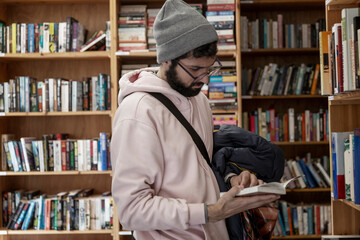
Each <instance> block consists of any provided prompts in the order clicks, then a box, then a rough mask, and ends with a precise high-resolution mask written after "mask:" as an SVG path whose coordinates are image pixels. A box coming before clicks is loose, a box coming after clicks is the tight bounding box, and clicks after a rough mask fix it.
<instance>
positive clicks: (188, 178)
mask: <svg viewBox="0 0 360 240" xmlns="http://www.w3.org/2000/svg"><path fill="white" fill-rule="evenodd" d="M156 70H157V69H150V68H149V69H141V70H138V71H134V72H130V73H128V74H126V75H124V76H123V77H122V78H121V79H120V81H119V84H120V89H121V90H120V93H119V97H118V101H119V108H118V109H117V111H116V114H115V118H114V122H113V130H112V140H111V160H112V167H113V172H114V177H113V184H112V194H113V197H114V200H115V203H116V206H117V210H118V216H119V220H120V223H121V224H122V225H123V226H124V227H125V228H126V229H135V230H136V231H135V237H136V239H137V240H141V239H146V240H148V239H156V240H159V239H216V240H219V239H220V240H224V239H228V238H229V237H228V234H227V230H226V226H225V221H219V222H216V223H208V224H205V214H204V203H215V202H216V201H217V199H218V196H219V188H218V185H217V182H216V179H215V176H214V174H213V173H212V171H211V169H210V167H209V166H208V164H207V163H206V160H205V159H204V158H203V157H202V155H201V153H200V152H199V150H198V149H197V147H196V145H195V144H194V142H193V140H192V138H191V137H190V135H189V133H188V132H187V131H186V129H185V128H184V127H183V126H182V125H181V123H180V122H179V121H178V120H177V119H176V118H175V117H174V116H173V115H172V113H171V112H170V111H169V110H168V109H167V108H166V107H165V106H164V105H163V104H162V103H160V102H159V101H158V100H157V99H155V98H154V97H152V96H151V95H149V94H147V93H146V92H160V93H163V94H164V95H166V96H167V97H168V98H169V99H170V100H171V101H172V102H173V103H174V104H175V106H176V107H177V108H178V109H179V110H180V112H181V113H182V114H183V115H184V116H185V118H186V119H187V120H188V121H189V122H190V123H191V124H192V126H193V127H194V128H195V130H196V131H197V133H198V134H199V135H200V137H201V138H202V140H203V141H204V143H205V145H206V147H207V150H208V153H209V155H210V156H211V155H212V144H213V143H212V141H213V139H212V128H213V126H212V118H211V110H210V107H209V103H208V100H207V98H206V97H205V96H204V95H203V94H202V93H200V94H199V95H197V96H195V97H191V98H186V97H184V96H183V95H181V94H179V93H178V92H177V91H175V90H173V89H172V88H171V87H170V86H169V84H168V83H167V82H166V81H164V80H162V79H160V78H158V77H157V76H156V75H155V74H154V71H156Z"/></svg>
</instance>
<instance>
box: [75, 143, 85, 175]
mask: <svg viewBox="0 0 360 240" xmlns="http://www.w3.org/2000/svg"><path fill="white" fill-rule="evenodd" d="M77 146H78V170H79V171H84V170H85V169H84V140H82V139H79V140H77Z"/></svg>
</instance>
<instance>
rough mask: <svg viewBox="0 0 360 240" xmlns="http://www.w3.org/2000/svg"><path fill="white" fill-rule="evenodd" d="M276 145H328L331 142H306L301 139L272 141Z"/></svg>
mask: <svg viewBox="0 0 360 240" xmlns="http://www.w3.org/2000/svg"><path fill="white" fill-rule="evenodd" d="M272 143H274V144H276V145H279V146H292V145H328V144H329V142H328V141H320V142H315V141H312V142H305V141H301V142H272Z"/></svg>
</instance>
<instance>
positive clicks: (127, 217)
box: [111, 116, 205, 231]
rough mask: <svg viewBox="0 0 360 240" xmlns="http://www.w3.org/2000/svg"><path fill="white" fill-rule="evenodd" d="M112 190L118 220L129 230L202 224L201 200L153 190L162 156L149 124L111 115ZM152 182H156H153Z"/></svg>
mask: <svg viewBox="0 0 360 240" xmlns="http://www.w3.org/2000/svg"><path fill="white" fill-rule="evenodd" d="M111 149H112V150H111V160H112V164H113V172H114V176H113V184H112V194H113V197H114V200H115V203H116V206H117V210H118V216H119V221H120V222H121V224H122V225H123V226H124V227H125V228H128V229H133V230H143V231H146V230H167V229H187V228H188V227H189V225H192V224H204V223H205V213H204V207H203V204H202V203H199V204H187V202H186V201H185V200H184V199H175V198H165V197H162V196H159V195H158V194H157V193H158V191H159V189H157V188H159V187H160V186H161V185H162V184H161V183H162V177H163V171H164V158H163V151H162V146H161V144H160V141H159V138H158V136H157V134H156V131H155V129H154V127H153V126H151V125H149V124H148V123H145V122H142V121H141V120H138V119H135V120H134V119H125V120H124V119H122V120H118V119H117V117H116V116H115V120H114V127H113V135H112V141H111ZM155 183H156V184H155Z"/></svg>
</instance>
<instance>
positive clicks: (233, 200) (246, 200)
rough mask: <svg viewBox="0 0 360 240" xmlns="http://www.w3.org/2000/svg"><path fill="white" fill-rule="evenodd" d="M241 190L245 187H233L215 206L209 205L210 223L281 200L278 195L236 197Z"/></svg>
mask: <svg viewBox="0 0 360 240" xmlns="http://www.w3.org/2000/svg"><path fill="white" fill-rule="evenodd" d="M239 176H240V175H239ZM241 189H243V186H240V185H238V186H235V187H232V188H231V189H230V190H229V191H228V192H227V193H225V194H224V195H223V196H222V197H221V198H220V199H219V200H218V201H217V202H216V203H215V204H209V205H207V208H208V217H209V222H217V221H219V220H222V219H225V218H228V217H231V216H232V215H235V214H237V213H240V212H243V211H246V210H248V209H252V208H257V207H261V206H263V205H266V204H268V203H271V202H273V201H275V200H277V199H279V198H280V195H276V194H263V195H256V196H250V197H236V196H235V195H236V194H237V193H238V192H239V191H240V190H241Z"/></svg>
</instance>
